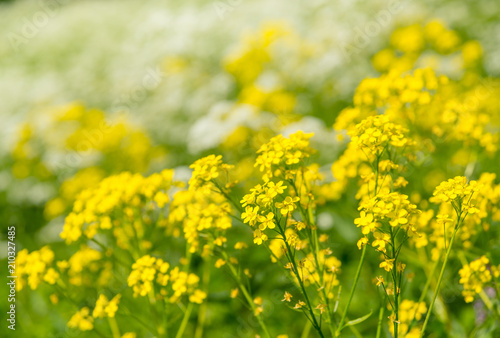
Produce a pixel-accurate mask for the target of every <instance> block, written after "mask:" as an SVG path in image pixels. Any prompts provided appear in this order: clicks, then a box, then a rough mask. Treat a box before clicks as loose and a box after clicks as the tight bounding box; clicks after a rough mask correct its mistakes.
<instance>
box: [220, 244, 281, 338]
mask: <svg viewBox="0 0 500 338" xmlns="http://www.w3.org/2000/svg"><path fill="white" fill-rule="evenodd" d="M222 254H223V256H224V259H225V260H226V265H227V266H228V267H229V271H230V272H231V274H232V275H233V278H234V280H235V281H236V283H237V284H238V287H239V288H240V290H241V293H243V296H244V297H245V299H246V301H247V303H248V305H249V306H250V308H251V309H252V311H253V313H254V315H255V317H256V318H257V321H258V322H259V325H260V327H261V328H262V331H264V334H265V336H266V337H267V338H271V335H270V334H269V330H268V329H267V326H266V324H265V323H264V320H263V319H262V315H261V314H257V312H256V308H255V303H254V302H253V299H252V297H250V294H249V293H248V291H247V289H246V287H245V285H244V284H243V282H242V281H241V279H240V276H239V274H238V272H237V271H236V269H235V268H234V266H233V264H231V262H230V261H229V257H228V256H227V253H226V252H225V251H223V252H222Z"/></svg>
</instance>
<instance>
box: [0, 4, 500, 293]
mask: <svg viewBox="0 0 500 338" xmlns="http://www.w3.org/2000/svg"><path fill="white" fill-rule="evenodd" d="M499 17H500V2H499V1H496V0H482V1H465V0H463V1H456V0H453V1H452V0H437V1H436V0H428V1H426V0H401V1H353V0H338V1H326V0H311V1H308V2H303V1H298V0H291V1H284V0H283V1H281V0H280V1H272V2H270V1H264V0H262V1H261V0H253V1H250V0H218V1H206V0H192V1H185V2H184V1H156V0H145V1H131V0H121V1H114V0H111V1H90V0H44V1H27V0H26V1H14V0H11V1H0V18H1V19H0V93H1V101H0V102H1V104H0V121H1V122H0V123H1V126H2V130H1V133H0V134H1V137H0V218H1V219H2V224H3V225H4V227H5V228H6V227H7V226H9V225H13V224H15V225H16V227H17V234H16V240H17V243H18V247H17V250H18V251H19V250H21V249H22V248H27V249H29V250H34V249H37V248H39V247H41V246H42V245H44V244H48V243H58V242H59V241H60V239H59V233H60V231H61V228H62V224H63V222H64V215H65V214H67V212H68V210H69V209H70V208H71V205H72V202H73V201H74V199H75V196H76V195H77V194H78V193H79V192H80V191H81V190H82V189H84V188H87V187H91V186H92V185H94V184H96V183H97V182H99V180H101V179H102V178H103V177H105V176H108V175H110V174H114V173H118V172H122V171H132V172H140V173H144V174H150V173H152V172H155V171H158V170H161V169H163V168H176V169H178V170H177V175H178V176H179V177H180V178H186V177H188V176H189V171H188V170H187V166H188V165H189V164H190V163H192V162H193V161H194V160H196V159H197V158H199V157H201V156H203V155H206V154H209V153H213V152H214V151H215V152H217V153H222V154H224V157H225V161H226V162H230V163H231V162H233V163H234V162H241V163H245V162H248V164H249V166H251V165H252V161H253V156H254V154H255V150H256V149H258V147H259V146H260V145H261V144H262V143H264V142H266V141H267V140H268V139H269V138H270V137H272V136H274V135H276V134H278V133H284V134H289V133H292V132H294V131H296V130H299V129H301V130H304V131H306V132H309V131H314V132H315V133H316V136H317V137H315V138H314V139H313V140H312V141H313V146H314V147H315V148H317V149H319V150H320V152H319V153H320V157H319V158H318V159H317V160H318V162H319V163H320V165H323V166H324V167H323V168H322V171H323V172H324V173H325V175H330V176H331V171H330V166H331V163H332V161H333V160H335V159H336V158H337V156H338V154H339V152H340V151H341V150H342V149H343V147H344V143H339V141H337V137H336V135H335V132H334V130H333V128H332V124H333V123H334V121H335V118H336V116H337V115H338V114H339V113H340V112H341V111H342V110H343V109H344V108H346V107H348V106H349V105H351V104H352V97H353V94H354V91H355V89H356V87H357V85H358V84H359V83H360V81H361V80H362V79H363V78H367V77H376V76H379V75H380V74H381V73H384V72H385V71H386V70H387V69H388V68H389V65H388V64H389V63H390V64H391V65H394V64H395V63H397V64H398V65H399V67H400V68H401V69H407V70H411V69H413V68H415V67H431V68H433V69H434V70H435V71H436V73H438V74H444V75H447V76H449V77H450V78H451V79H460V78H462V77H463V76H464V73H465V72H466V71H467V69H468V67H474V69H475V71H476V72H477V73H479V74H481V75H482V76H489V77H498V76H499V74H500V34H499V32H500V22H499ZM435 30H437V31H439V32H440V34H439V39H441V40H440V41H438V42H436V43H434V44H433V43H432V41H431V40H432V32H433V31H435ZM429 39H430V40H429ZM420 41H424V42H422V47H419V48H417V49H415V50H412V47H411V46H414V45H418V44H419V43H420ZM429 41H431V42H429ZM478 46H479V47H478ZM388 60H389V61H388ZM215 149H217V150H215ZM325 222H326V223H328V220H326V221H325ZM3 233H5V229H3ZM346 236H349V235H346ZM1 246H2V248H1V249H0V257H1V258H2V259H5V257H6V253H7V250H6V239H5V237H3V238H2V242H1ZM2 288H4V286H2Z"/></svg>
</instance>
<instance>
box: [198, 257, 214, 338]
mask: <svg viewBox="0 0 500 338" xmlns="http://www.w3.org/2000/svg"><path fill="white" fill-rule="evenodd" d="M211 268H212V259H211V257H208V258H207V259H206V261H205V266H204V269H203V291H205V292H207V294H208V285H209V283H210V272H211ZM207 307H208V302H207V301H204V302H203V303H202V304H201V305H200V310H199V312H198V323H197V324H196V331H195V334H194V337H195V338H202V337H203V328H204V326H205V319H206V318H207Z"/></svg>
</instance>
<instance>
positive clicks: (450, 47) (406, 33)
mask: <svg viewBox="0 0 500 338" xmlns="http://www.w3.org/2000/svg"><path fill="white" fill-rule="evenodd" d="M450 54H455V56H456V59H457V60H458V61H460V62H459V64H460V65H461V67H462V68H464V69H471V68H472V69H473V68H477V67H478V66H480V65H481V62H482V48H481V45H480V44H479V43H478V42H477V41H474V40H466V41H462V40H461V38H460V36H459V34H458V32H456V31H454V30H451V29H448V28H446V27H445V25H444V24H443V23H442V22H440V21H439V20H437V19H433V20H431V21H429V22H428V23H426V24H413V25H410V26H405V27H400V28H398V29H396V30H395V31H394V32H393V33H392V35H391V38H390V45H389V47H388V48H385V49H383V50H381V51H380V52H378V53H377V54H376V55H375V56H374V57H373V60H372V61H373V65H374V67H375V69H377V70H378V71H380V72H386V71H388V70H398V71H406V70H410V69H412V68H413V67H414V66H415V64H416V63H417V62H419V63H425V64H428V65H429V66H433V67H434V68H438V67H439V66H440V64H439V62H440V59H439V57H440V56H441V55H443V56H449V55H450ZM445 61H448V62H449V59H446V60H443V62H445Z"/></svg>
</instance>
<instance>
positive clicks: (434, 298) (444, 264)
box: [420, 215, 460, 338]
mask: <svg viewBox="0 0 500 338" xmlns="http://www.w3.org/2000/svg"><path fill="white" fill-rule="evenodd" d="M459 224H460V215H459V217H458V223H457V226H456V227H455V230H454V231H453V235H452V236H451V239H450V244H449V245H448V250H446V256H444V262H443V266H442V267H441V272H440V273H439V279H438V283H437V286H436V290H435V291H434V296H433V297H432V301H431V304H430V305H429V310H428V311H427V315H426V316H425V321H424V326H423V327H422V331H421V332H420V338H422V337H423V336H424V332H425V328H426V327H427V323H428V322H429V318H430V317H431V312H432V308H433V307H434V302H435V301H436V298H437V295H438V293H439V288H440V287H441V282H442V281H443V275H444V270H445V268H446V263H448V257H449V256H450V252H451V248H452V246H453V241H454V240H455V235H456V234H457V231H458V228H459V227H458V225H459Z"/></svg>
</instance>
